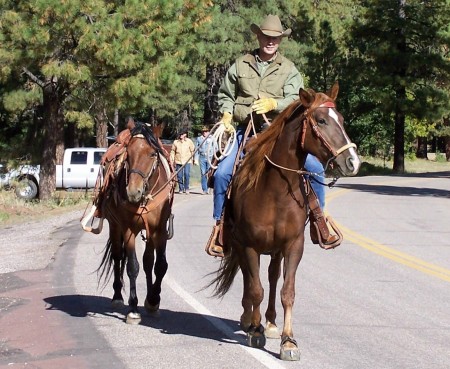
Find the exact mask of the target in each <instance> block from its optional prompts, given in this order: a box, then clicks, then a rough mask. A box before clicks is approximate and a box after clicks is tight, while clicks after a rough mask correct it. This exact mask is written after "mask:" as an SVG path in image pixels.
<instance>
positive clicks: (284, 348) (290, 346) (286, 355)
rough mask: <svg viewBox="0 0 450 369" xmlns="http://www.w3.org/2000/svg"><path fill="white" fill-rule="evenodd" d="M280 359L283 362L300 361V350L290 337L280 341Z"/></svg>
mask: <svg viewBox="0 0 450 369" xmlns="http://www.w3.org/2000/svg"><path fill="white" fill-rule="evenodd" d="M280 359H281V360H285V361H299V360H300V350H299V348H298V345H297V341H295V340H294V339H293V338H291V337H284V338H282V339H281V347H280Z"/></svg>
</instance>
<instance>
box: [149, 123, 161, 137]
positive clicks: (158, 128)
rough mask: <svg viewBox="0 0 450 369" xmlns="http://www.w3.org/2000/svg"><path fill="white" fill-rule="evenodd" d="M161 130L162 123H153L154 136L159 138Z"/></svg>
mask: <svg viewBox="0 0 450 369" xmlns="http://www.w3.org/2000/svg"><path fill="white" fill-rule="evenodd" d="M163 130H164V124H155V125H154V126H153V127H152V131H153V135H154V136H155V137H156V138H160V137H161V136H162V132H163Z"/></svg>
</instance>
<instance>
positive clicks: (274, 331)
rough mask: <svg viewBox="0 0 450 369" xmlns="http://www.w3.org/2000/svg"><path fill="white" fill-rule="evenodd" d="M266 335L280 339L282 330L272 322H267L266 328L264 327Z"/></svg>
mask: <svg viewBox="0 0 450 369" xmlns="http://www.w3.org/2000/svg"><path fill="white" fill-rule="evenodd" d="M264 335H265V336H266V337H267V338H277V339H280V332H279V331H278V327H277V326H276V325H275V324H273V323H270V322H267V323H266V328H265V329H264Z"/></svg>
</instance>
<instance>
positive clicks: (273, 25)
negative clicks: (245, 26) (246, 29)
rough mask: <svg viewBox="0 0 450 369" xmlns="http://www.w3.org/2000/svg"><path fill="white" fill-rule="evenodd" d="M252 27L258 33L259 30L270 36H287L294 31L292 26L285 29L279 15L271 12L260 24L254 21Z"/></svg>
mask: <svg viewBox="0 0 450 369" xmlns="http://www.w3.org/2000/svg"><path fill="white" fill-rule="evenodd" d="M250 29H251V30H252V32H253V33H256V34H258V33H259V32H261V33H263V34H264V35H266V36H270V37H287V36H289V35H290V34H291V32H292V30H291V29H290V28H288V29H287V30H286V31H283V26H282V25H281V21H280V18H278V15H272V14H269V15H268V16H267V17H266V19H264V20H263V21H262V23H261V25H260V26H257V25H256V24H255V23H252V25H251V26H250Z"/></svg>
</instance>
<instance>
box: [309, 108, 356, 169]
mask: <svg viewBox="0 0 450 369" xmlns="http://www.w3.org/2000/svg"><path fill="white" fill-rule="evenodd" d="M320 108H336V105H335V104H334V102H332V101H326V102H324V103H323V104H320V105H319V106H318V107H317V108H314V109H312V110H311V111H309V109H306V111H305V112H304V113H303V114H304V115H305V119H304V120H303V129H302V139H301V147H302V149H304V148H305V137H306V129H307V128H308V127H307V125H306V124H305V121H306V123H309V125H310V126H311V129H312V132H313V134H314V135H315V136H316V137H317V138H318V139H319V140H320V141H322V144H323V145H324V146H325V147H326V148H327V150H328V151H329V152H330V153H331V155H332V157H331V158H330V159H328V162H327V165H326V167H325V169H326V168H327V167H328V165H329V163H330V162H332V161H333V160H334V159H336V158H337V157H338V156H339V155H340V154H342V153H343V152H344V151H345V150H348V149H350V148H352V147H353V148H355V149H356V144H354V143H353V142H350V143H348V144H346V145H344V146H342V147H340V148H339V149H337V150H334V149H333V148H332V147H331V145H330V143H329V142H328V141H327V140H326V138H325V137H323V135H322V133H321V132H320V129H319V125H318V124H317V122H316V121H315V119H314V118H313V115H312V111H314V110H316V109H320Z"/></svg>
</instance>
